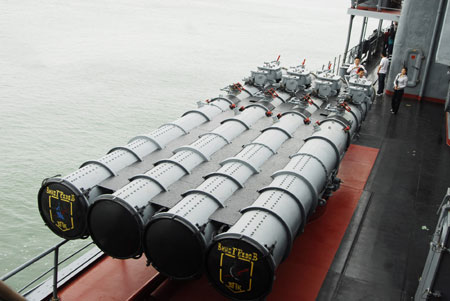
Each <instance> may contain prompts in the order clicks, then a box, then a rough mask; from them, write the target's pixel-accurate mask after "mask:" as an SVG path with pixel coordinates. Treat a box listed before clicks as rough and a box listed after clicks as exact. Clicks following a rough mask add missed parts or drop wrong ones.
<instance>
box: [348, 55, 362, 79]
mask: <svg viewBox="0 0 450 301" xmlns="http://www.w3.org/2000/svg"><path fill="white" fill-rule="evenodd" d="M360 63H361V59H360V58H359V57H355V63H353V64H351V65H350V66H349V67H348V69H347V73H349V74H350V75H355V74H357V72H358V69H359V68H362V69H363V70H364V73H366V68H364V66H363V65H361V64H360Z"/></svg>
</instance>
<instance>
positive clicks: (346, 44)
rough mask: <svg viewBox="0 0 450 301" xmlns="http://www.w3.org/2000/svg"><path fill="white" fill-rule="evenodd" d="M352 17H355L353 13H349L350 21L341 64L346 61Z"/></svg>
mask: <svg viewBox="0 0 450 301" xmlns="http://www.w3.org/2000/svg"><path fill="white" fill-rule="evenodd" d="M354 18H355V16H354V15H350V23H349V24H348V34H347V42H346V43H345V50H344V58H343V59H342V64H345V63H346V59H347V52H348V47H349V46H350V38H351V37H352V27H353V19H354Z"/></svg>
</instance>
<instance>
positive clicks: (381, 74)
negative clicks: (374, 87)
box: [377, 52, 389, 96]
mask: <svg viewBox="0 0 450 301" xmlns="http://www.w3.org/2000/svg"><path fill="white" fill-rule="evenodd" d="M388 66H389V60H388V58H387V57H386V53H384V52H383V53H381V61H380V65H379V66H378V70H377V74H378V91H377V96H380V95H382V94H383V92H384V82H385V80H386V73H387V70H388Z"/></svg>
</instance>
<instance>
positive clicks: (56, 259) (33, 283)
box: [0, 240, 101, 300]
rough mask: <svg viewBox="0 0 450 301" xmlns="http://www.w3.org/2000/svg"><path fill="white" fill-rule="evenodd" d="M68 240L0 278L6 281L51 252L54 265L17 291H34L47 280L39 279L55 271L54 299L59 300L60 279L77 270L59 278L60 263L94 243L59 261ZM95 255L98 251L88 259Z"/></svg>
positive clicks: (26, 292)
mask: <svg viewBox="0 0 450 301" xmlns="http://www.w3.org/2000/svg"><path fill="white" fill-rule="evenodd" d="M67 242H68V240H63V241H61V242H59V243H58V244H56V245H55V246H53V247H51V248H49V249H48V250H46V251H44V252H42V253H41V254H39V255H37V256H36V257H34V258H32V259H30V260H28V261H27V262H25V263H24V264H22V265H21V266H19V267H17V268H15V269H14V270H12V271H10V272H9V273H7V274H5V275H3V276H2V277H1V278H0V280H1V281H6V280H8V279H10V278H11V277H13V276H15V275H17V274H19V273H20V272H22V271H24V270H26V269H27V268H29V267H30V266H32V265H33V264H35V263H37V262H38V261H40V260H41V259H43V258H45V257H46V256H47V255H50V254H52V253H53V267H51V268H49V269H47V270H46V271H44V272H43V273H41V274H40V275H39V276H37V277H36V278H34V279H32V280H31V281H30V282H28V283H27V284H26V285H25V286H23V287H22V288H21V289H19V290H18V291H17V292H18V293H19V294H21V295H24V296H26V295H28V294H30V293H31V292H32V291H34V290H35V289H36V288H38V287H39V286H40V285H42V283H43V282H44V281H45V280H44V281H42V282H39V281H40V280H41V279H42V278H44V277H45V276H47V275H48V274H49V273H50V272H52V271H53V289H52V300H59V298H58V283H59V282H60V281H63V280H64V279H66V278H67V277H69V276H71V275H72V274H73V273H75V272H76V270H72V271H71V272H70V273H68V274H66V275H65V276H64V277H63V278H61V279H58V267H59V266H60V265H62V264H64V263H65V262H67V261H68V260H70V259H71V258H73V257H74V256H76V255H77V254H79V253H80V252H82V251H83V250H85V249H87V248H88V247H89V246H92V245H93V242H90V243H88V244H87V245H85V246H83V247H81V248H80V249H78V250H76V251H75V252H73V253H72V254H70V255H69V256H67V257H66V258H64V259H63V260H61V261H59V250H60V248H61V247H62V246H63V245H64V244H66V243H67ZM100 253H101V252H100ZM95 256H98V253H97V254H95V255H93V256H92V257H91V258H88V259H87V260H86V261H89V260H91V259H93V258H94V257H95ZM38 282H39V283H38ZM36 283H38V284H36ZM30 287H31V288H30Z"/></svg>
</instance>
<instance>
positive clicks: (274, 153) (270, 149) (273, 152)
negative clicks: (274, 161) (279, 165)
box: [244, 142, 277, 155]
mask: <svg viewBox="0 0 450 301" xmlns="http://www.w3.org/2000/svg"><path fill="white" fill-rule="evenodd" d="M250 145H260V146H263V147H265V148H267V149H268V150H269V151H270V152H271V153H272V154H273V155H276V154H277V152H276V151H274V150H273V149H272V148H270V147H269V146H267V145H265V144H264V143H259V142H251V143H249V144H246V145H244V147H247V146H250Z"/></svg>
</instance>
